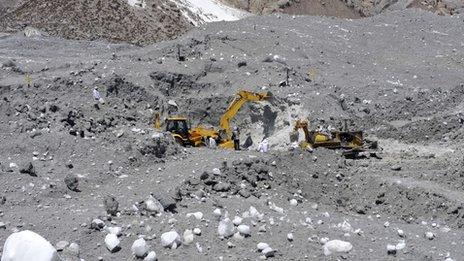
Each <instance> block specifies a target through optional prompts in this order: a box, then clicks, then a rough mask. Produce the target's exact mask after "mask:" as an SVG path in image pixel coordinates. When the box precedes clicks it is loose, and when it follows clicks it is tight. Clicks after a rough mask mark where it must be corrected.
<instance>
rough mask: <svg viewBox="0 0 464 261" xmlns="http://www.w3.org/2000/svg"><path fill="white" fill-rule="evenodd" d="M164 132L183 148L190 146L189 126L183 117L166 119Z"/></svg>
mask: <svg viewBox="0 0 464 261" xmlns="http://www.w3.org/2000/svg"><path fill="white" fill-rule="evenodd" d="M165 125H166V131H167V132H170V133H171V135H172V137H173V138H174V139H175V140H176V141H177V142H179V143H181V144H182V145H184V146H187V145H191V144H190V139H189V124H188V121H187V118H185V117H170V118H167V119H166V124H165Z"/></svg>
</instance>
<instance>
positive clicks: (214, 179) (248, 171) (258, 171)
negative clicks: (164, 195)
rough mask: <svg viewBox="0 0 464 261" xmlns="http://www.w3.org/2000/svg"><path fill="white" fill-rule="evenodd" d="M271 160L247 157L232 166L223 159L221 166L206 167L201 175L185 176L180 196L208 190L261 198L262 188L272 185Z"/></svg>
mask: <svg viewBox="0 0 464 261" xmlns="http://www.w3.org/2000/svg"><path fill="white" fill-rule="evenodd" d="M273 165H275V162H274V164H273V163H272V161H270V160H265V159H259V158H258V159H248V160H243V161H233V162H232V163H231V166H228V165H227V162H223V166H222V167H221V168H217V169H214V170H213V171H204V172H203V173H202V174H201V175H200V177H198V178H191V179H188V180H186V181H185V182H184V183H183V184H182V185H181V186H180V187H179V188H178V189H177V194H178V195H179V196H180V198H182V197H185V196H192V197H195V196H199V195H200V196H199V197H202V196H203V194H204V193H207V194H211V193H213V194H221V193H225V194H229V195H240V196H242V197H244V198H248V197H250V196H251V195H253V196H255V197H257V198H260V197H261V194H262V191H263V190H264V191H266V190H269V189H271V188H272V184H273V177H272V172H273V169H274V167H273Z"/></svg>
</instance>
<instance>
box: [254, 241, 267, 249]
mask: <svg viewBox="0 0 464 261" xmlns="http://www.w3.org/2000/svg"><path fill="white" fill-rule="evenodd" d="M268 247H269V245H268V244H267V243H263V242H260V243H258V244H257V245H256V248H258V250H259V251H263V250H264V249H266V248H268Z"/></svg>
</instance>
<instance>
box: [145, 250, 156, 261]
mask: <svg viewBox="0 0 464 261" xmlns="http://www.w3.org/2000/svg"><path fill="white" fill-rule="evenodd" d="M155 260H156V252H155V251H150V253H148V255H147V256H146V257H145V258H144V259H143V261H155Z"/></svg>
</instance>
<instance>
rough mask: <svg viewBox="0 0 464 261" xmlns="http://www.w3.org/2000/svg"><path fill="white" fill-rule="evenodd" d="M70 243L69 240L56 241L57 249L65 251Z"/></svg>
mask: <svg viewBox="0 0 464 261" xmlns="http://www.w3.org/2000/svg"><path fill="white" fill-rule="evenodd" d="M68 245H69V242H68V241H64V240H62V241H59V242H58V243H56V251H63V250H64V249H65V248H66V247H67V246H68Z"/></svg>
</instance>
